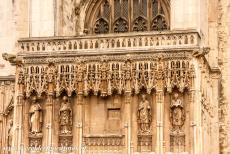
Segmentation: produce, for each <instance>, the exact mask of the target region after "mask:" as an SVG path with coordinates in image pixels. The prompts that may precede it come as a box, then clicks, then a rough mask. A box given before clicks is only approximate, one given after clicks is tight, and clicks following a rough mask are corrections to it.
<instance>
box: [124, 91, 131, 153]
mask: <svg viewBox="0 0 230 154" xmlns="http://www.w3.org/2000/svg"><path fill="white" fill-rule="evenodd" d="M131 101H132V100H131V93H126V95H125V115H126V117H125V149H126V153H127V154H131V135H132V130H131V128H132V127H131Z"/></svg>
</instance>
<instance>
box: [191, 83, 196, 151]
mask: <svg viewBox="0 0 230 154" xmlns="http://www.w3.org/2000/svg"><path fill="white" fill-rule="evenodd" d="M194 97H195V90H194V89H193V88H192V89H191V90H190V92H189V110H190V112H189V117H190V119H189V120H190V153H191V154H193V153H194V145H195V144H196V143H195V142H194V141H195V140H194V137H195V136H194V132H195V123H194V112H193V111H194V101H195V100H194V99H195V98H194Z"/></svg>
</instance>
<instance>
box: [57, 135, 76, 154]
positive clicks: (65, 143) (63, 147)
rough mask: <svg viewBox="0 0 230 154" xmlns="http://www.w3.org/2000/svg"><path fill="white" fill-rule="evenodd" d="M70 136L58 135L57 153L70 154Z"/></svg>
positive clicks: (71, 139) (71, 137) (71, 138)
mask: <svg viewBox="0 0 230 154" xmlns="http://www.w3.org/2000/svg"><path fill="white" fill-rule="evenodd" d="M72 141H73V135H72V134H60V135H59V152H72V150H73V149H72V144H73V143H72Z"/></svg>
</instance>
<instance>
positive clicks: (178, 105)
mask: <svg viewBox="0 0 230 154" xmlns="http://www.w3.org/2000/svg"><path fill="white" fill-rule="evenodd" d="M170 108H171V112H170V118H171V123H172V126H173V129H175V130H179V129H181V127H182V126H183V125H184V121H185V113H184V105H183V102H182V101H181V100H180V99H179V98H178V93H175V94H174V98H173V100H172V102H171V105H170Z"/></svg>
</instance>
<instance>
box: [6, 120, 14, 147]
mask: <svg viewBox="0 0 230 154" xmlns="http://www.w3.org/2000/svg"><path fill="white" fill-rule="evenodd" d="M12 136H13V120H12V119H10V120H9V126H8V138H7V144H8V145H7V146H8V147H11V146H12Z"/></svg>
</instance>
